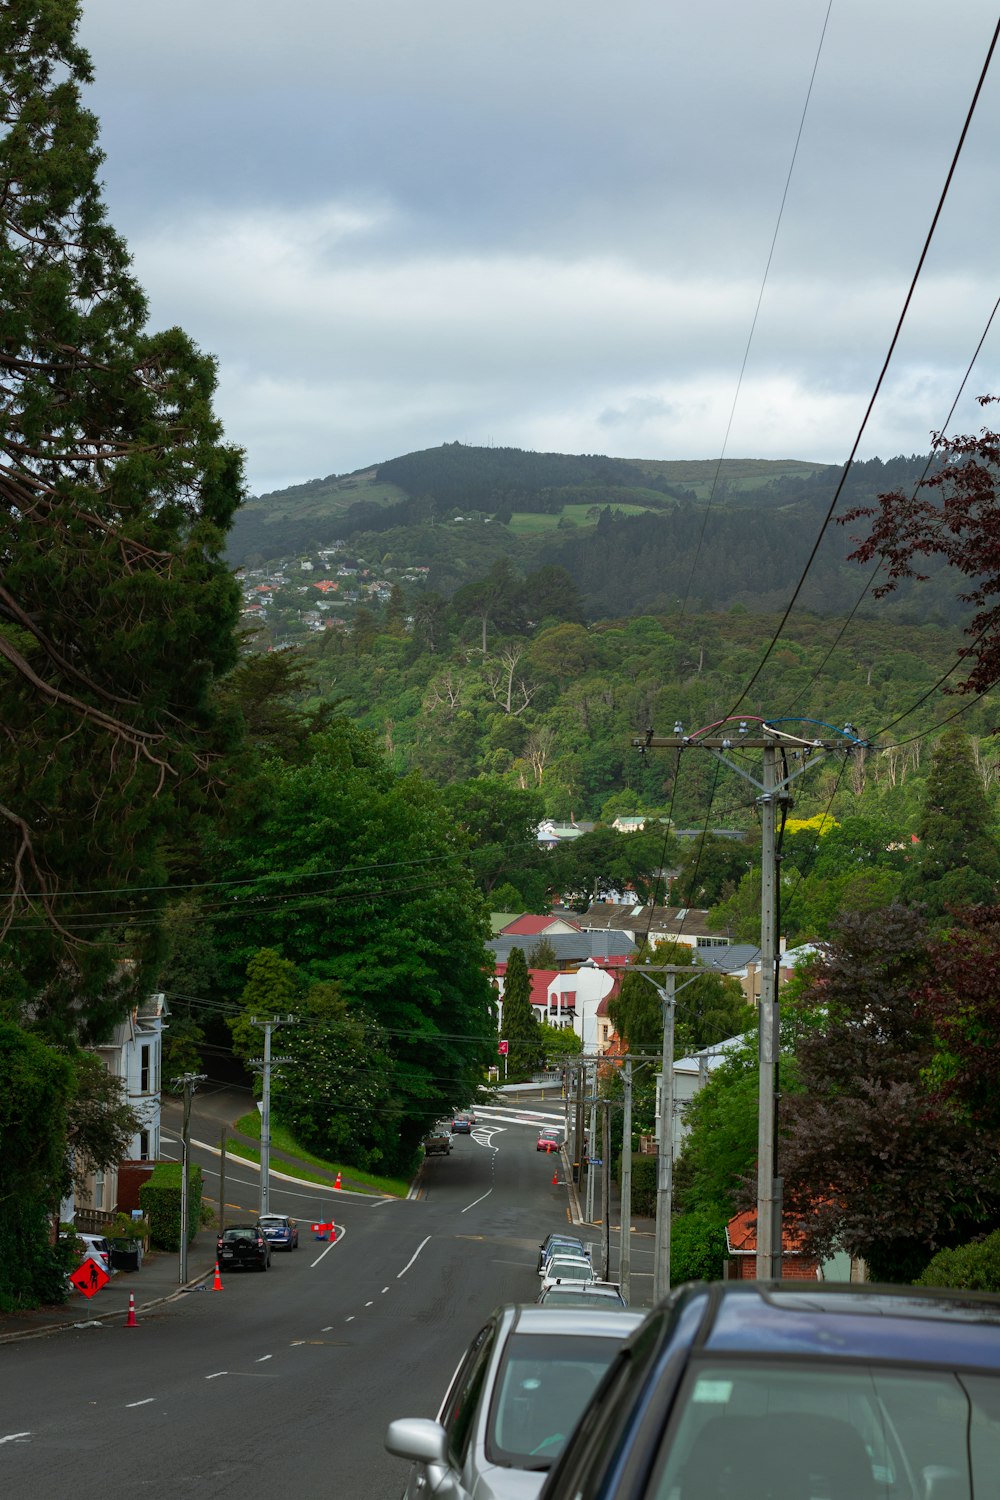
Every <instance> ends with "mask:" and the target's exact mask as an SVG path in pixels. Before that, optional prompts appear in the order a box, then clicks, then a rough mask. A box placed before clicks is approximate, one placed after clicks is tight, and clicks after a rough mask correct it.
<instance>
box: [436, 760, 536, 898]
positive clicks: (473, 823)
mask: <svg viewBox="0 0 1000 1500" xmlns="http://www.w3.org/2000/svg"><path fill="white" fill-rule="evenodd" d="M443 798H444V803H445V806H446V807H447V809H448V811H449V812H450V813H451V815H452V817H453V818H454V819H455V822H456V823H457V824H458V825H459V827H460V828H461V829H462V830H463V832H464V833H465V835H466V837H467V840H468V857H469V861H470V864H471V867H472V870H473V873H474V875H475V878H476V881H477V884H478V885H479V886H480V888H481V889H482V890H483V892H484V893H485V894H486V895H489V894H490V892H491V891H492V890H493V888H494V887H495V886H497V885H501V884H503V883H504V882H508V881H509V882H511V883H515V882H516V887H517V889H518V890H521V891H523V890H524V887H525V884H526V883H527V884H533V883H538V884H540V885H543V884H544V876H543V874H542V871H543V863H542V860H543V854H542V851H541V850H540V849H539V846H538V838H537V834H536V829H537V828H538V825H539V823H540V822H541V821H542V818H543V817H544V814H545V804H544V802H543V800H542V798H541V796H540V795H539V793H538V792H536V791H533V790H527V791H522V790H521V789H520V788H519V787H515V786H511V784H510V782H508V781H505V780H504V778H503V777H502V776H477V777H475V778H474V779H473V780H471V781H461V782H456V783H455V784H454V785H453V786H449V787H446V788H445V789H444V792H443ZM511 910H513V908H511Z"/></svg>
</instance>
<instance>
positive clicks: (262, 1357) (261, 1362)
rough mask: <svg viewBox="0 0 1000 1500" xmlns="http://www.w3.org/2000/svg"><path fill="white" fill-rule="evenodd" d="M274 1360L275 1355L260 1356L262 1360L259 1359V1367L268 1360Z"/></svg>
mask: <svg viewBox="0 0 1000 1500" xmlns="http://www.w3.org/2000/svg"><path fill="white" fill-rule="evenodd" d="M273 1358H274V1355H273V1354H262V1355H261V1356H260V1358H259V1359H258V1361H257V1363H258V1364H259V1365H262V1364H263V1363H264V1361H265V1360H266V1359H273Z"/></svg>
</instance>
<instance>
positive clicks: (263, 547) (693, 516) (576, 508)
mask: <svg viewBox="0 0 1000 1500" xmlns="http://www.w3.org/2000/svg"><path fill="white" fill-rule="evenodd" d="M926 465H927V459H926V457H924V456H920V455H913V456H910V457H908V458H907V457H898V458H894V459H890V460H882V459H869V460H867V461H865V462H863V463H856V464H854V465H853V466H852V468H851V470H850V473H849V475H848V477H847V481H846V483H845V484H844V487H843V492H842V495H841V497H840V500H839V502H838V511H839V513H840V514H841V515H842V514H843V513H844V512H846V511H847V510H848V509H849V508H850V507H852V506H857V505H865V504H870V503H872V502H873V501H874V500H875V497H876V496H877V495H878V494H879V493H882V492H884V491H888V490H894V489H898V488H902V489H907V488H912V487H915V486H916V485H917V484H918V483H919V482H920V479H921V478H922V477H923V475H924V473H925V471H926ZM841 477H842V469H841V468H840V467H838V466H831V465H829V464H820V463H810V462H808V461H806V460H800V459H785V460H777V459H724V460H721V461H720V460H711V459H702V460H666V459H624V458H609V457H606V456H604V455H601V454H561V453H532V452H527V451H523V450H521V449H516V448H477V447H466V446H464V445H463V444H461V443H444V444H442V445H441V446H440V447H437V448H428V449H424V450H422V451H420V452H416V453H408V454H404V455H402V456H401V457H399V458H394V459H388V460H386V461H385V462H383V463H379V464H375V465H372V466H370V467H368V468H366V469H361V470H358V471H356V472H355V473H353V474H347V475H342V476H337V475H328V476H327V477H326V478H325V479H317V480H313V481H311V482H310V483H308V484H303V485H295V486H293V487H291V488H289V489H286V490H281V491H278V492H276V493H274V494H270V495H262V496H259V497H256V498H254V499H251V500H250V501H249V502H248V503H247V504H246V506H244V507H243V509H242V510H241V511H240V512H239V514H238V515H237V517H236V522H235V525H234V527H233V531H232V534H231V537H230V542H229V557H230V560H231V561H232V563H233V564H234V565H244V566H266V565H268V564H273V563H275V562H277V561H278V560H285V561H287V560H290V559H294V558H296V557H299V558H307V557H315V555H316V554H317V552H318V551H319V550H320V549H321V548H323V547H328V546H331V545H333V544H338V545H339V547H340V548H341V549H342V550H343V549H346V551H347V552H348V553H349V554H351V555H352V556H353V557H354V558H355V559H356V560H357V561H358V562H359V564H360V565H362V566H363V567H365V568H367V569H369V570H375V572H376V573H382V575H383V576H384V577H387V578H398V577H400V576H401V575H403V574H404V573H405V572H406V571H407V570H408V569H412V568H420V570H421V576H422V578H423V580H424V582H423V583H422V584H421V585H420V586H419V587H421V588H425V589H427V590H430V591H433V592H435V593H438V594H440V595H442V596H443V597H445V598H449V597H450V596H451V595H452V594H453V593H455V591H456V590H457V589H460V588H462V587H463V586H465V585H466V584H468V583H471V582H474V581H476V580H477V579H480V578H483V577H484V576H485V575H486V574H487V573H488V572H489V570H490V568H491V567H492V566H493V565H494V564H495V563H496V562H497V560H498V559H499V558H501V557H506V558H509V559H510V561H511V562H512V563H513V565H514V567H515V568H516V569H517V570H518V571H519V572H520V573H521V574H522V575H525V576H526V575H528V574H530V573H532V572H533V571H534V570H536V569H537V568H539V567H542V566H545V565H554V566H557V567H560V568H563V569H565V570H566V572H568V573H569V575H570V576H571V578H572V579H573V581H574V582H575V584H576V585H577V588H578V589H579V591H580V594H581V596H582V601H583V608H584V611H585V613H586V615H587V617H588V618H590V619H598V618H613V617H617V616H623V615H631V614H636V613H650V614H657V613H669V612H671V611H673V610H676V609H677V608H678V607H684V608H687V607H688V606H689V605H690V607H692V608H695V609H698V610H702V611H706V610H707V611H713V610H719V609H731V608H734V607H740V608H744V609H748V610H750V611H752V612H754V613H766V612H768V611H773V610H780V609H781V608H783V606H784V602H785V600H786V599H787V597H788V594H789V591H790V589H791V588H793V587H794V586H795V585H796V583H797V581H798V579H799V577H800V573H801V570H802V569H803V568H804V567H805V564H806V560H807V559H808V558H809V557H810V554H811V551H812V548H813V545H814V543H815V541H816V538H817V536H818V535H819V533H820V531H821V529H822V528H823V526H824V521H825V519H826V516H827V513H828V511H829V508H830V504H831V501H832V499H833V496H834V495H835V493H836V491H837V486H838V484H839V483H840V480H841ZM864 529H865V528H864V524H863V523H861V524H860V525H859V526H852V527H846V528H845V527H843V526H839V525H837V524H834V525H831V526H826V528H825V531H824V534H823V539H822V546H821V548H820V550H819V553H818V555H817V556H816V557H815V558H814V559H813V561H812V563H811V565H810V568H809V574H808V578H807V581H806V585H805V588H804V590H803V592H802V595H801V605H802V607H803V608H805V609H809V610H812V611H814V612H816V613H818V614H821V615H830V614H837V613H847V612H849V611H851V610H852V609H853V608H855V607H857V606H858V603H859V593H861V592H862V591H863V589H864V578H863V576H862V574H861V572H860V570H859V569H858V568H857V567H856V565H854V564H853V563H850V562H849V561H848V554H849V553H850V551H851V550H852V547H853V546H854V545H855V541H854V539H853V538H854V534H855V533H856V532H857V531H859V530H860V531H864ZM929 571H930V572H931V574H932V582H931V583H930V584H927V585H923V586H922V590H921V593H920V596H919V599H918V600H917V599H916V598H915V596H913V593H912V589H911V588H910V587H909V586H907V587H904V588H902V589H901V590H900V591H899V593H898V594H897V595H895V596H894V597H893V598H892V599H890V600H888V601H884V602H883V604H882V605H881V606H880V608H881V609H882V610H883V611H884V610H886V609H888V610H889V613H890V614H891V615H892V616H893V617H895V618H899V619H907V618H912V619H914V620H916V619H923V618H935V619H939V620H941V621H944V620H953V619H954V618H956V613H955V588H954V585H953V583H952V581H951V580H950V579H948V578H946V577H945V576H944V574H943V573H942V570H941V569H939V568H937V567H934V566H932V567H931V569H930V570H929ZM870 603H871V601H870V600H864V601H863V607H864V609H865V612H868V610H869V608H870ZM928 612H929V613H928Z"/></svg>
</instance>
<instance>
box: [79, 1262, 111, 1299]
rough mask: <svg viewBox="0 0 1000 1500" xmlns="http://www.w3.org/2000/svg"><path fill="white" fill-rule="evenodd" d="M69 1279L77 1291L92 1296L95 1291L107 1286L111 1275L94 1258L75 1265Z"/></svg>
mask: <svg viewBox="0 0 1000 1500" xmlns="http://www.w3.org/2000/svg"><path fill="white" fill-rule="evenodd" d="M69 1279H70V1281H71V1282H72V1283H73V1285H74V1286H75V1287H76V1289H77V1291H78V1292H82V1293H83V1295H84V1296H85V1297H92V1296H93V1295H94V1293H95V1292H99V1291H100V1290H101V1288H102V1287H105V1286H107V1284H108V1282H109V1281H110V1280H111V1277H110V1276H109V1275H108V1273H107V1271H106V1270H105V1269H104V1267H103V1266H102V1265H99V1264H98V1263H97V1261H96V1260H85V1261H84V1262H83V1264H82V1265H79V1266H77V1268H76V1270H75V1271H74V1272H73V1274H72V1276H71V1277H70V1278H69Z"/></svg>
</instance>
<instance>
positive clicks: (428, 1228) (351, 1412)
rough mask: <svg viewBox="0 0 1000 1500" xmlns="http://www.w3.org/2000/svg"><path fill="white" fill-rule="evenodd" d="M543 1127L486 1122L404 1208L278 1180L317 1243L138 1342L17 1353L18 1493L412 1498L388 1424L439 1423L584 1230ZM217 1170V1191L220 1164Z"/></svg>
mask: <svg viewBox="0 0 1000 1500" xmlns="http://www.w3.org/2000/svg"><path fill="white" fill-rule="evenodd" d="M536 1107H537V1106H536ZM498 1113H500V1112H498ZM511 1113H512V1112H511V1111H507V1110H505V1111H503V1114H505V1115H510V1114H511ZM205 1124H206V1128H205V1130H204V1131H203V1133H204V1134H205V1135H206V1136H207V1138H208V1139H209V1140H211V1139H212V1138H213V1137H212V1134H211V1131H210V1129H209V1128H207V1122H205ZM198 1126H199V1122H198V1118H197V1116H196V1118H195V1123H194V1129H193V1134H194V1135H195V1136H197V1135H198V1133H199V1130H198ZM536 1134H537V1131H536V1129H535V1127H534V1125H533V1124H532V1125H529V1124H518V1123H516V1121H515V1119H513V1118H507V1119H505V1120H501V1119H497V1118H494V1120H493V1121H492V1122H489V1121H487V1122H484V1123H482V1124H480V1126H479V1127H477V1129H476V1131H475V1132H474V1134H473V1135H472V1136H458V1137H456V1138H455V1149H454V1151H453V1152H452V1153H451V1155H449V1156H443V1157H440V1156H439V1157H432V1158H429V1159H428V1161H427V1162H426V1163H425V1167H424V1175H423V1186H422V1189H421V1191H420V1194H419V1196H418V1197H416V1198H411V1199H409V1200H406V1201H396V1200H392V1201H384V1200H383V1201H378V1200H376V1201H372V1200H370V1199H364V1198H359V1197H354V1196H350V1195H347V1194H344V1193H338V1194H336V1195H335V1197H334V1195H332V1194H329V1193H328V1194H326V1195H324V1193H323V1190H322V1189H320V1188H315V1189H313V1188H311V1187H310V1188H302V1187H300V1186H296V1185H294V1184H287V1183H283V1182H281V1181H280V1180H278V1179H272V1183H271V1208H272V1211H274V1212H278V1213H292V1214H294V1215H295V1217H296V1218H298V1219H299V1221H300V1225H301V1227H302V1229H303V1231H304V1232H303V1234H302V1239H301V1244H300V1248H299V1250H298V1251H297V1252H292V1253H286V1254H281V1255H275V1256H274V1258H273V1263H272V1269H271V1271H270V1272H269V1273H268V1274H267V1275H262V1274H260V1273H258V1272H239V1273H233V1274H231V1275H229V1276H228V1278H227V1279H226V1283H225V1291H224V1293H223V1294H221V1295H220V1294H213V1293H211V1292H205V1293H201V1294H196V1293H189V1294H187V1295H186V1296H184V1297H182V1298H181V1299H180V1300H178V1301H177V1302H175V1303H171V1304H167V1305H165V1306H164V1307H163V1308H162V1309H161V1310H159V1311H158V1312H156V1313H152V1314H148V1315H147V1316H146V1317H145V1318H144V1319H143V1322H142V1324H141V1326H140V1327H138V1328H135V1329H126V1328H123V1327H121V1326H115V1327H100V1328H81V1329H72V1330H69V1331H67V1332H64V1333H60V1334H59V1335H58V1336H56V1337H52V1338H47V1339H39V1340H31V1341H28V1342H24V1343H15V1344H11V1345H7V1346H5V1347H3V1348H2V1349H0V1493H3V1494H11V1495H13V1494H42V1493H56V1492H60V1493H63V1492H65V1493H70V1494H72V1495H73V1496H74V1500H91V1497H93V1500H108V1497H109V1496H114V1497H117V1496H123V1495H132V1494H135V1493H139V1492H142V1491H144V1490H150V1491H152V1490H154V1489H155V1490H157V1491H159V1492H162V1493H163V1494H165V1495H170V1496H179V1497H184V1496H188V1495H191V1496H193V1495H199V1496H203V1495H211V1496H213V1497H217V1500H225V1497H228V1496H237V1495H238V1496H240V1497H246V1496H248V1495H249V1494H271V1495H273V1494H276V1493H279V1491H280V1492H281V1493H287V1492H289V1491H291V1492H294V1493H304V1494H319V1495H323V1496H327V1497H337V1500H383V1497H395V1496H398V1495H399V1494H400V1493H401V1492H402V1488H403V1484H404V1481H405V1475H406V1469H405V1465H404V1464H403V1463H401V1461H400V1460H398V1459H393V1458H390V1457H389V1455H388V1454H387V1453H386V1452H385V1450H384V1448H383V1446H382V1439H383V1436H384V1433H385V1428H386V1425H387V1423H388V1422H389V1421H390V1420H391V1419H392V1418H393V1417H398V1416H433V1415H434V1414H435V1412H436V1410H437V1407H438V1405H439V1402H440V1400H441V1397H442V1396H443V1394H444V1390H445V1387H446V1385H447V1383H448V1380H449V1377H450V1376H451V1374H452V1371H453V1370H454V1368H455V1366H456V1364H457V1363H458V1360H459V1358H460V1356H461V1354H462V1352H463V1350H464V1349H465V1347H466V1345H467V1343H468V1341H469V1339H470V1338H471V1337H472V1336H473V1334H474V1333H475V1332H476V1331H477V1329H478V1328H479V1327H480V1326H481V1323H482V1322H483V1321H484V1320H485V1318H486V1317H487V1316H488V1314H489V1312H490V1311H491V1309H492V1308H493V1307H494V1306H495V1305H496V1304H497V1303H499V1302H507V1301H531V1300H533V1299H534V1296H535V1293H536V1290H537V1277H536V1275H535V1259H536V1255H537V1246H538V1242H539V1240H540V1239H542V1238H543V1237H544V1235H545V1234H546V1233H547V1232H548V1231H549V1230H551V1229H555V1228H559V1227H561V1226H563V1225H565V1224H566V1223H567V1219H568V1214H567V1194H566V1189H565V1187H563V1186H561V1185H560V1186H553V1184H552V1176H553V1170H554V1165H555V1160H556V1159H555V1158H552V1157H549V1156H547V1155H543V1154H539V1153H537V1152H536V1150H535V1138H536ZM203 1166H204V1168H205V1171H206V1193H207V1194H208V1195H209V1196H211V1194H212V1191H213V1181H215V1182H217V1179H213V1178H212V1177H211V1176H209V1175H208V1174H209V1173H210V1172H211V1171H212V1170H213V1169H214V1170H215V1172H217V1170H218V1162H217V1158H212V1157H209V1156H208V1155H205V1156H204V1157H203ZM561 1175H562V1174H561V1170H560V1176H561ZM258 1191H259V1187H258V1178H257V1175H256V1173H253V1172H248V1171H247V1170H246V1169H244V1168H238V1167H237V1166H236V1164H235V1163H233V1162H230V1166H229V1170H228V1172H227V1179H226V1198H227V1202H228V1203H230V1204H231V1205H234V1206H235V1207H246V1208H247V1209H248V1210H251V1209H253V1208H254V1207H255V1205H256V1202H257V1194H258ZM334 1201H335V1203H336V1209H335V1216H336V1222H337V1239H336V1242H335V1243H330V1242H329V1241H327V1242H325V1243H324V1242H319V1241H316V1240H315V1239H313V1237H312V1235H311V1233H310V1232H309V1227H308V1223H309V1220H310V1219H311V1218H312V1217H313V1216H314V1214H315V1213H316V1211H317V1209H318V1208H319V1207H320V1206H323V1205H324V1204H330V1203H331V1202H334ZM232 1216H233V1215H232V1214H231V1217H232ZM588 1237H589V1236H588ZM637 1300H638V1299H637Z"/></svg>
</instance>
